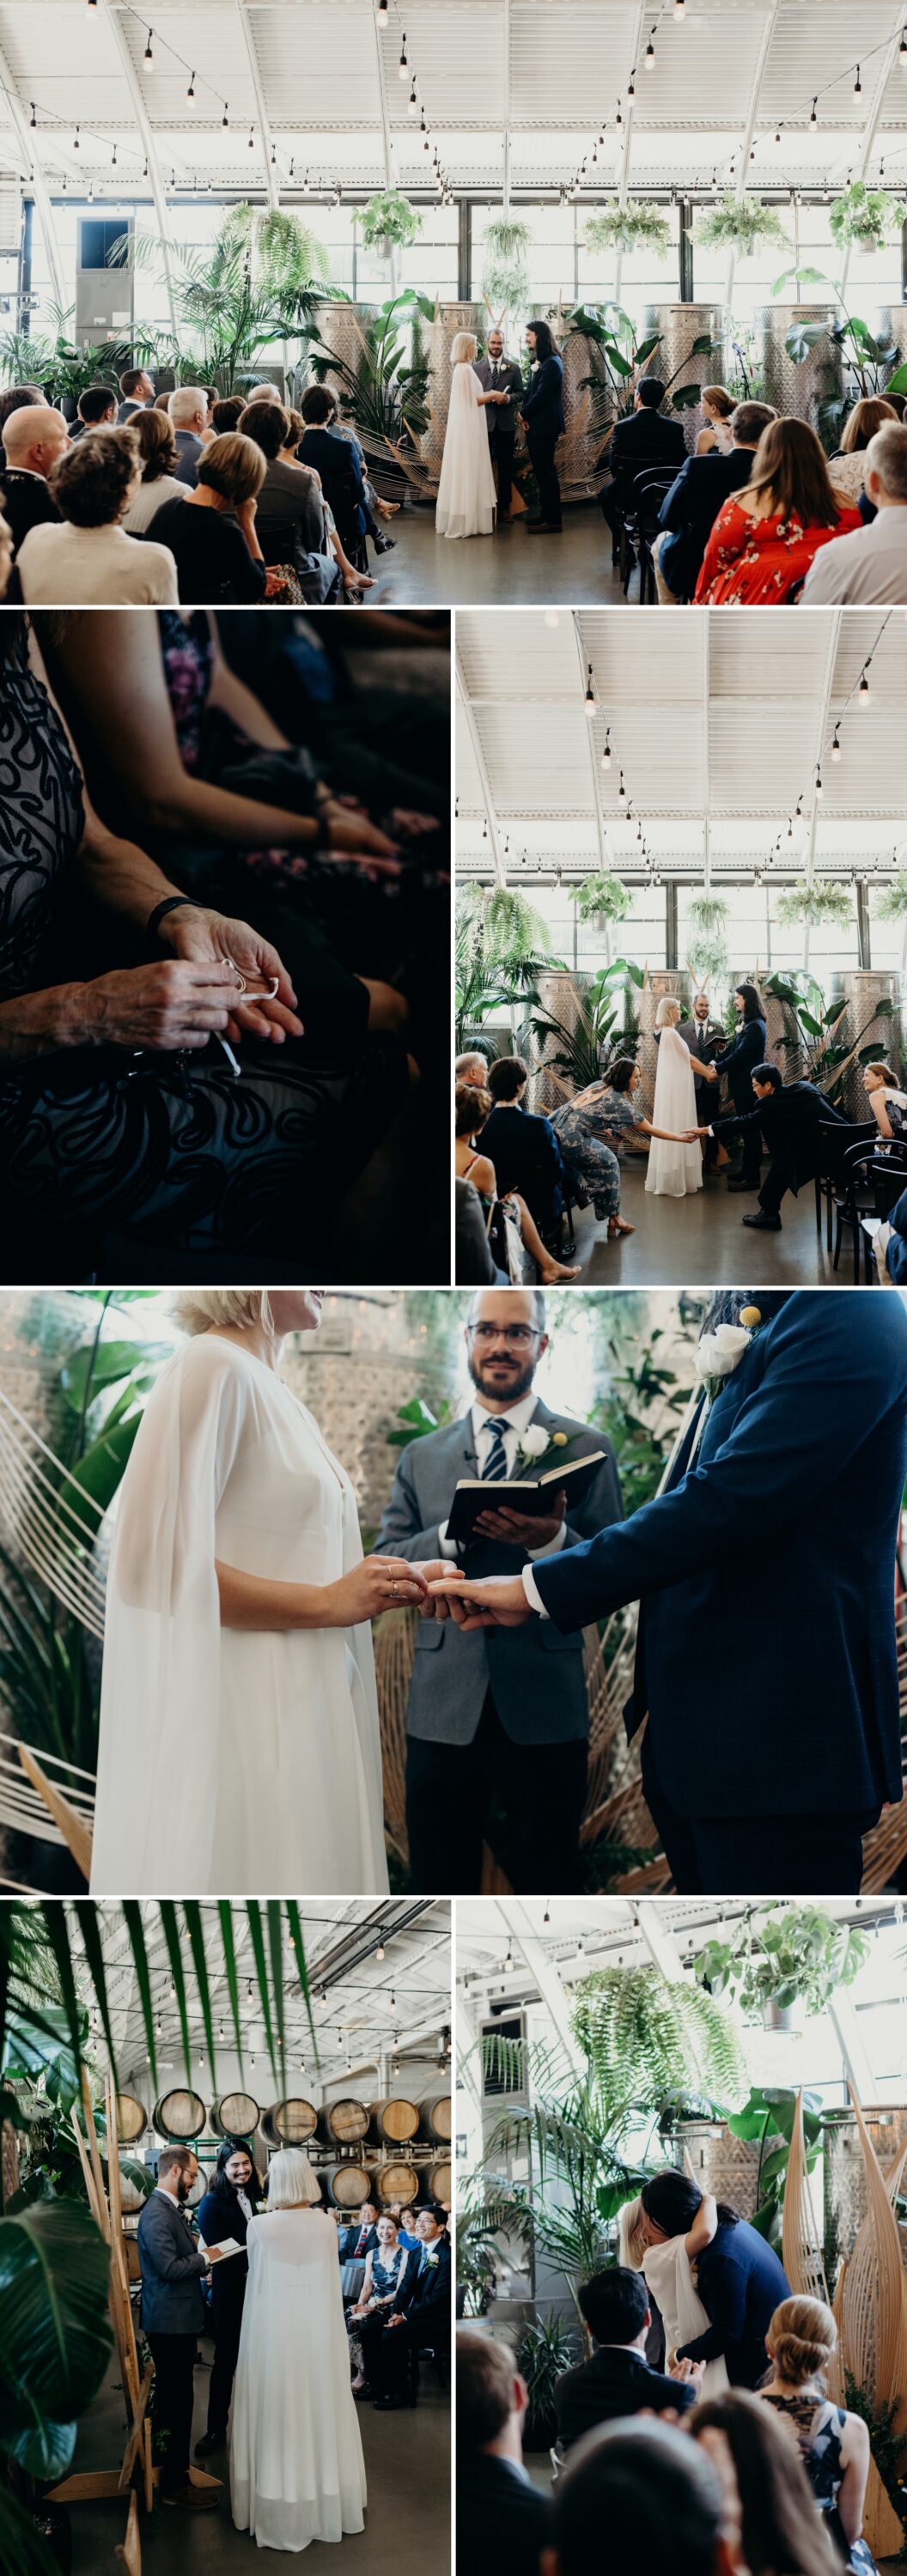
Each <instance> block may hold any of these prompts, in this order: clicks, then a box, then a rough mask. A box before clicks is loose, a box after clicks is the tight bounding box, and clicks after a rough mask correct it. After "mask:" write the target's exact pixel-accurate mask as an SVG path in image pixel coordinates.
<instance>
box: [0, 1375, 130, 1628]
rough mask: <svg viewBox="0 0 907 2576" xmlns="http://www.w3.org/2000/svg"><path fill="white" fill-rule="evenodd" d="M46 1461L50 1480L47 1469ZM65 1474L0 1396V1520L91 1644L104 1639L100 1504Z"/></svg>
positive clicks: (0, 1390)
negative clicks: (62, 1485) (97, 1550)
mask: <svg viewBox="0 0 907 2576" xmlns="http://www.w3.org/2000/svg"><path fill="white" fill-rule="evenodd" d="M45 1459H46V1460H47V1461H48V1465H49V1468H50V1469H51V1470H52V1473H48V1467H46V1466H45V1465H44V1463H43V1461H44V1460H45ZM57 1480H60V1482H62V1481H64V1480H66V1469H65V1468H64V1467H63V1465H62V1463H61V1461H60V1459H59V1458H57V1457H55V1456H54V1452H53V1450H52V1449H50V1448H48V1445H47V1442H46V1440H42V1439H41V1436H40V1433H39V1432H37V1431H35V1430H33V1429H32V1426H31V1424H30V1423H29V1422H27V1421H26V1420H25V1417H24V1415H23V1414H21V1413H19V1412H18V1411H17V1408H16V1406H15V1405H14V1404H12V1403H11V1402H10V1399H9V1396H8V1395H5V1394H4V1393H3V1390H2V1389H0V1521H2V1523H3V1527H4V1531H5V1534H6V1536H7V1537H8V1538H9V1540H10V1542H11V1544H12V1546H13V1547H14V1549H15V1550H16V1553H17V1554H18V1555H20V1556H21V1557H22V1558H23V1559H24V1562H25V1564H26V1565H28V1566H30V1567H31V1570H32V1572H33V1573H35V1574H38V1575H40V1577H41V1581H42V1582H43V1583H46V1585H47V1588H48V1591H49V1592H52V1593H53V1595H54V1599H55V1600H57V1601H59V1602H60V1603H61V1604H62V1606H63V1608H64V1609H65V1610H69V1611H71V1612H72V1615H73V1617H74V1618H76V1619H78V1620H80V1622H81V1624H82V1626H83V1627H84V1628H87V1629H88V1630H89V1632H90V1634H91V1635H92V1636H93V1637H98V1638H102V1637H103V1634H104V1596H105V1583H104V1577H103V1574H102V1573H100V1572H99V1571H98V1568H97V1567H96V1566H95V1564H94V1562H93V1553H94V1547H95V1543H96V1540H97V1536H98V1532H99V1530H100V1527H101V1523H102V1520H103V1517H104V1515H103V1512H102V1511H101V1509H100V1507H99V1505H98V1504H97V1503H95V1502H93V1501H92V1498H91V1496H90V1495H89V1494H83V1493H81V1492H80V1493H79V1495H78V1499H77V1500H76V1497H75V1488H74V1486H73V1483H72V1479H71V1477H70V1478H69V1479H68V1484H67V1491H66V1492H63V1491H62V1490H60V1489H59V1485H58V1481H57Z"/></svg>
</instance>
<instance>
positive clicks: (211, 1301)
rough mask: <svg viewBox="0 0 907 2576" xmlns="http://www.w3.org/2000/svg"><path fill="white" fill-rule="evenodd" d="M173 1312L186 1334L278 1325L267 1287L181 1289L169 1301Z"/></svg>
mask: <svg viewBox="0 0 907 2576" xmlns="http://www.w3.org/2000/svg"><path fill="white" fill-rule="evenodd" d="M169 1303H170V1313H171V1315H172V1317H173V1321H174V1323H175V1324H179V1326H180V1329H181V1331H182V1332H184V1333H210V1332H211V1330H212V1328H213V1327H214V1326H215V1325H218V1324H239V1326H240V1327H241V1329H242V1330H243V1331H244V1332H248V1331H249V1330H250V1329H254V1328H255V1327H256V1326H260V1328H261V1331H262V1332H263V1333H274V1334H275V1336H276V1326H275V1323H274V1317H273V1315H272V1313H271V1301H270V1298H269V1296H268V1292H267V1289H266V1288H180V1289H178V1290H177V1291H176V1294H175V1295H174V1296H173V1297H171V1298H170V1301H169Z"/></svg>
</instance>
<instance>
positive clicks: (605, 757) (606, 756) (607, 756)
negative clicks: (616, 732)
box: [602, 725, 611, 769]
mask: <svg viewBox="0 0 907 2576" xmlns="http://www.w3.org/2000/svg"><path fill="white" fill-rule="evenodd" d="M610 767H611V727H610V725H609V726H608V729H607V732H606V734H605V748H604V751H603V752H602V768H603V769H610Z"/></svg>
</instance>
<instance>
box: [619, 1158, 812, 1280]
mask: <svg viewBox="0 0 907 2576" xmlns="http://www.w3.org/2000/svg"><path fill="white" fill-rule="evenodd" d="M766 1168H767V1167H766ZM622 1173H623V1177H622V1189H621V1214H622V1215H623V1216H625V1217H626V1218H627V1220H628V1223H629V1224H630V1225H633V1226H635V1227H636V1233H635V1234H629V1235H624V1236H623V1237H622V1238H620V1239H619V1240H618V1241H617V1242H616V1243H609V1242H608V1237H607V1226H606V1225H597V1224H596V1221H595V1217H594V1215H593V1212H592V1208H591V1207H588V1208H584V1209H583V1210H582V1211H581V1212H580V1213H579V1214H578V1215H576V1216H575V1218H574V1224H575V1229H576V1256H575V1257H576V1259H577V1260H578V1261H580V1262H581V1263H582V1284H583V1287H584V1288H590V1287H594V1288H605V1287H607V1288H644V1287H645V1288H651V1287H657V1288H671V1287H676V1286H678V1285H679V1284H682V1285H683V1286H684V1287H685V1288H729V1287H730V1288H733V1287H740V1286H744V1287H749V1286H752V1287H754V1288H755V1287H759V1286H764V1287H769V1286H770V1287H773V1288H816V1287H820V1288H821V1287H839V1288H845V1287H849V1286H851V1285H852V1282H853V1268H852V1254H851V1252H850V1248H849V1242H848V1241H847V1240H846V1239H845V1243H844V1246H843V1248H842V1252H841V1265H840V1268H839V1269H838V1270H837V1271H835V1270H833V1269H832V1266H831V1260H830V1258H829V1255H828V1253H827V1251H826V1247H825V1233H824V1227H823V1233H822V1235H821V1238H820V1237H819V1235H817V1233H816V1211H815V1192H814V1190H813V1186H812V1182H810V1184H809V1186H808V1188H804V1189H802V1190H801V1191H800V1194H799V1197H798V1198H796V1199H794V1198H791V1197H790V1196H788V1197H787V1198H786V1199H785V1201H784V1207H783V1209H782V1221H781V1233H780V1234H757V1233H754V1232H753V1230H752V1228H751V1227H750V1226H745V1225H743V1224H742V1223H741V1218H742V1217H743V1216H744V1214H748V1212H749V1210H750V1209H752V1208H755V1207H756V1206H757V1204H758V1202H757V1200H756V1197H755V1195H753V1196H752V1197H750V1196H749V1195H748V1194H747V1195H744V1194H743V1193H742V1192H741V1193H740V1195H739V1196H738V1195H736V1194H735V1195H734V1197H733V1198H731V1197H729V1195H728V1191H727V1187H726V1184H725V1183H724V1182H723V1181H721V1180H710V1181H706V1183H705V1185H704V1187H703V1188H702V1189H701V1190H698V1191H697V1192H696V1196H695V1198H688V1199H667V1198H656V1197H654V1196H651V1197H650V1196H647V1194H646V1187H645V1166H644V1164H641V1165H640V1166H639V1167H638V1168H637V1167H634V1165H633V1164H631V1163H625V1164H624V1165H623V1167H622Z"/></svg>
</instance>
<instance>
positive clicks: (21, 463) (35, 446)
mask: <svg viewBox="0 0 907 2576" xmlns="http://www.w3.org/2000/svg"><path fill="white" fill-rule="evenodd" d="M68 453H69V437H68V434H67V429H66V422H65V420H64V418H63V414H62V412H61V411H52V410H50V409H49V408H45V406H44V405H43V404H39V403H23V404H22V405H21V407H20V409H19V410H18V411H14V412H11V413H10V416H9V419H8V420H7V422H6V424H5V427H4V431H3V455H4V459H5V465H4V471H3V473H2V475H0V510H2V511H3V514H4V517H5V518H6V520H7V522H8V525H9V528H10V532H11V535H12V540H13V552H14V553H15V554H17V553H18V551H19V547H20V546H21V544H22V542H23V539H24V538H25V537H27V535H28V532H29V529H30V528H41V527H45V526H47V525H49V524H50V525H56V524H57V523H58V521H59V517H60V513H59V510H58V509H57V505H56V502H55V501H54V500H53V498H52V496H51V494H50V492H49V490H48V476H49V475H50V474H52V472H53V469H54V466H55V465H56V463H57V461H58V459H59V457H61V456H66V455H68Z"/></svg>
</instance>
